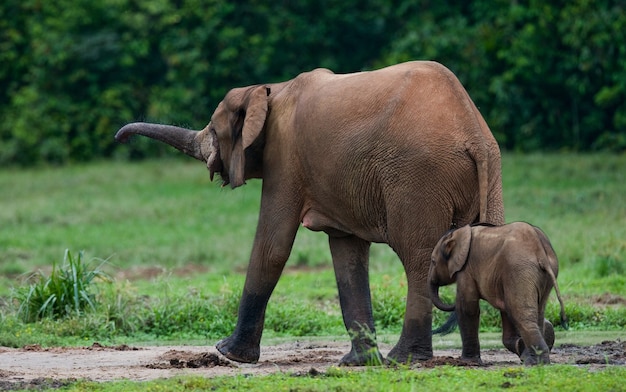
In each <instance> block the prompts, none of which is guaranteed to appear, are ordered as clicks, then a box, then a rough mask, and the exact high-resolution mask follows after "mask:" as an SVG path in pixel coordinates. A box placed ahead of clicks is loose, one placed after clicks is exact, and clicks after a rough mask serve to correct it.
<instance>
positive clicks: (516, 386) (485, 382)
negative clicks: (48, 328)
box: [65, 365, 626, 392]
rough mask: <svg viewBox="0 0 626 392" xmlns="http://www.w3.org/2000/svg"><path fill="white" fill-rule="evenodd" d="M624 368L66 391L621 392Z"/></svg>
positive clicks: (360, 373)
mask: <svg viewBox="0 0 626 392" xmlns="http://www.w3.org/2000/svg"><path fill="white" fill-rule="evenodd" d="M624 377H626V368H623V367H609V368H604V369H600V370H590V369H587V368H585V367H574V366H567V365H552V366H549V367H546V366H540V367H535V368H522V367H511V368H506V369H498V370H489V369H463V368H457V367H450V366H442V367H439V368H435V369H430V370H421V371H415V370H413V369H408V368H399V369H387V368H369V369H365V370H363V369H359V370H354V369H349V368H331V369H329V370H328V371H327V372H325V373H318V374H309V373H307V374H302V375H294V374H285V373H278V374H273V375H269V376H257V377H247V376H244V375H240V376H235V377H215V378H205V377H197V376H195V377H184V378H175V379H169V380H156V381H149V382H132V381H118V382H112V383H106V384H97V383H94V382H77V383H74V384H71V385H69V387H67V388H66V389H65V390H67V391H95V390H103V391H118V390H123V391H129V392H132V391H142V392H143V391H232V390H238V391H239V390H241V391H247V390H253V391H270V392H274V391H311V392H313V391H342V392H349V391H358V392H367V391H424V390H427V391H453V390H454V391H490V390H506V389H509V388H512V390H523V391H591V392H595V391H623V390H624V386H623V379H624Z"/></svg>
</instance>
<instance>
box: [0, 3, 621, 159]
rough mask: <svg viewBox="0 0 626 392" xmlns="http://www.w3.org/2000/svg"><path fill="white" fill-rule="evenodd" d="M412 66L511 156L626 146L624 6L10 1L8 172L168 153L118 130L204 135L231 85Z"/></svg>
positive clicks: (4, 56)
mask: <svg viewBox="0 0 626 392" xmlns="http://www.w3.org/2000/svg"><path fill="white" fill-rule="evenodd" d="M414 59H430V60H436V61H439V62H441V63H443V64H445V65H446V66H448V67H449V68H451V69H452V70H453V71H454V72H455V73H456V74H457V75H458V76H459V78H460V79H461V81H462V82H463V83H464V85H465V86H466V88H467V89H468V91H469V92H470V95H471V96H472V98H473V99H474V100H475V101H476V103H477V105H478V106H479V108H480V110H481V112H482V113H483V115H484V116H485V118H486V120H487V122H488V123H489V125H490V126H491V128H492V131H493V132H494V134H495V135H496V138H497V139H498V141H499V142H500V144H501V146H502V147H503V148H505V149H515V150H522V151H531V150H544V149H548V150H555V149H569V150H582V151H585V150H593V149H609V150H616V151H623V150H625V149H626V104H625V102H626V5H625V3H624V2H623V1H618V0H615V1H611V0H597V1H591V0H572V1H563V0H549V1H532V0H529V1H510V0H490V1H485V0H479V1H472V2H459V1H453V0H441V1H436V2H435V1H429V0H418V1H415V0H411V1H409V0H361V1H356V0H343V1H338V0H315V1H313V0H300V1H293V0H277V1H273V2H267V1H260V0H249V1H243V0H229V1H225V0H149V1H139V0H100V1H90V0H56V1H54V2H43V1H41V0H20V1H17V0H5V1H4V2H3V3H2V4H0V117H1V118H2V121H0V163H3V164H11V163H12V164H33V163H38V162H58V163H63V162H71V161H84V160H89V159H92V158H96V157H111V156H116V155H119V154H129V155H130V157H131V158H140V157H142V156H145V155H155V154H162V153H165V152H166V151H168V150H169V149H167V148H166V147H163V146H161V145H159V144H157V143H149V142H147V141H145V140H137V141H135V142H134V143H133V144H132V146H131V148H130V149H119V148H116V145H115V143H114V141H113V138H112V136H113V134H114V132H115V131H116V130H117V129H118V128H119V127H120V126H121V125H123V124H125V123H127V122H130V121H135V120H148V121H156V122H163V123H172V124H178V125H183V126H188V127H192V128H201V127H203V126H204V125H205V123H206V122H208V120H209V117H210V114H211V113H212V111H213V109H214V107H215V106H216V105H217V103H218V102H219V101H220V100H221V98H222V96H223V95H224V94H225V93H226V92H227V91H228V89H230V88H233V87H238V86H245V85H250V84H256V83H264V82H275V81H281V80H287V79H290V78H292V77H294V76H295V75H297V74H298V73H300V72H303V71H307V70H310V69H313V68H316V67H327V68H330V69H332V70H333V71H335V72H353V71H359V70H367V69H373V68H377V67H381V66H385V65H389V64H393V63H397V62H401V61H407V60H414ZM442 110H445V108H442Z"/></svg>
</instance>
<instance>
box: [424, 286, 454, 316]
mask: <svg viewBox="0 0 626 392" xmlns="http://www.w3.org/2000/svg"><path fill="white" fill-rule="evenodd" d="M430 299H431V301H433V305H435V306H436V307H437V309H439V310H443V311H444V312H453V311H454V308H455V306H454V304H452V305H451V304H446V303H444V302H443V301H442V300H441V298H440V297H439V285H438V284H436V283H432V282H431V283H430Z"/></svg>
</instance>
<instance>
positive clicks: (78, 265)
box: [14, 250, 110, 323]
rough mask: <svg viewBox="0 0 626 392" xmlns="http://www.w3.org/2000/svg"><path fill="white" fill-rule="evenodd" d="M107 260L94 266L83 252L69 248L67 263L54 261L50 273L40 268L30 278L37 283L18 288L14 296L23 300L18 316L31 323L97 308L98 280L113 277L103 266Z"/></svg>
mask: <svg viewBox="0 0 626 392" xmlns="http://www.w3.org/2000/svg"><path fill="white" fill-rule="evenodd" d="M105 262H106V260H105V261H102V262H101V263H100V265H99V266H97V267H96V268H90V267H89V265H88V264H86V263H84V262H83V252H79V253H78V255H77V256H73V255H72V253H71V252H70V251H69V250H66V251H65V256H64V257H63V263H62V264H61V265H60V266H59V264H58V263H56V262H54V263H53V264H52V272H51V273H50V275H49V276H46V275H45V274H44V273H43V272H42V271H41V270H39V271H38V272H36V273H34V274H33V275H31V276H30V277H28V279H27V281H32V282H33V283H31V284H29V285H27V286H22V287H19V288H18V289H17V290H15V295H14V299H15V300H16V301H17V302H18V303H19V307H18V310H17V314H18V317H19V318H20V319H21V320H22V321H24V322H27V323H30V322H35V321H39V320H41V319H44V318H51V319H59V318H62V317H67V316H72V315H74V316H80V315H81V314H82V313H83V312H85V311H86V310H95V309H96V306H97V302H96V296H95V294H94V293H93V286H94V285H93V283H94V280H96V279H101V280H107V281H108V280H109V279H110V278H109V276H108V275H107V274H106V273H105V272H104V271H102V270H101V266H102V264H104V263H105Z"/></svg>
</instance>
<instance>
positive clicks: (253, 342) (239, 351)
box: [216, 282, 272, 363]
mask: <svg viewBox="0 0 626 392" xmlns="http://www.w3.org/2000/svg"><path fill="white" fill-rule="evenodd" d="M248 286H249V285H248V283H247V282H246V285H245V286H244V290H243V294H242V295H241V301H240V302H239V313H238V317H237V326H236V327H235V331H234V332H233V334H232V335H231V336H229V337H227V338H225V339H223V340H221V341H220V342H218V343H217V345H216V348H217V350H218V351H219V352H220V353H222V354H223V355H224V356H226V358H228V359H231V360H233V361H237V362H243V363H256V362H257V361H258V360H259V356H260V354H261V347H260V346H261V336H262V334H263V324H264V320H265V309H266V307H267V302H268V301H269V297H270V295H271V292H272V289H269V288H266V289H265V290H262V291H260V292H257V293H252V292H250V291H249V287H248Z"/></svg>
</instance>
